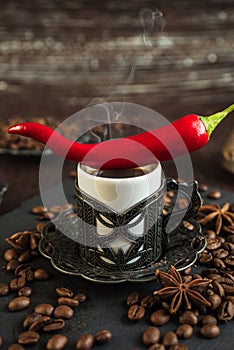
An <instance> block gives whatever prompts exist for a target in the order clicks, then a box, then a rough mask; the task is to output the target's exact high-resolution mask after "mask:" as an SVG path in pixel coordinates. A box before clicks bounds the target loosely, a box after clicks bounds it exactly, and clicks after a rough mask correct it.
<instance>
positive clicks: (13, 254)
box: [3, 248, 19, 262]
mask: <svg viewBox="0 0 234 350" xmlns="http://www.w3.org/2000/svg"><path fill="white" fill-rule="evenodd" d="M18 256H19V254H18V253H17V251H16V250H15V249H14V248H10V249H7V250H5V252H4V254H3V258H4V260H6V261H7V262H9V261H11V260H13V259H17V258H18Z"/></svg>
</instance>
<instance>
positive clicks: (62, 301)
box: [58, 297, 79, 307]
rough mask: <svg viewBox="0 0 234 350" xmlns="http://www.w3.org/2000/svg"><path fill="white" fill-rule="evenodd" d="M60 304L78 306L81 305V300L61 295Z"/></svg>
mask: <svg viewBox="0 0 234 350" xmlns="http://www.w3.org/2000/svg"><path fill="white" fill-rule="evenodd" d="M58 304H59V305H67V306H70V307H77V306H78V305H79V301H78V300H77V299H72V298H65V297H60V298H58Z"/></svg>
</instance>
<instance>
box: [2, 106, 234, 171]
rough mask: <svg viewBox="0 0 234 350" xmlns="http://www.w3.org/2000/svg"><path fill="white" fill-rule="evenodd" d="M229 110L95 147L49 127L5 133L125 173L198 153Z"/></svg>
mask: <svg viewBox="0 0 234 350" xmlns="http://www.w3.org/2000/svg"><path fill="white" fill-rule="evenodd" d="M233 110H234V104H233V105H231V106H229V107H228V108H226V109H225V110H224V111H222V112H218V113H215V114H213V115H211V116H209V117H203V116H199V115H196V114H189V115H186V116H184V117H182V118H180V119H178V120H176V121H175V122H173V123H171V124H169V125H165V126H163V127H161V128H158V129H155V130H151V131H146V132H143V133H141V134H137V135H134V136H130V137H125V138H119V139H112V140H108V141H104V142H100V143H96V144H81V143H79V142H73V141H71V140H69V139H66V138H64V137H63V136H61V135H60V134H58V133H57V132H56V131H54V130H52V129H50V128H49V127H47V126H45V125H41V124H38V123H33V122H26V123H20V124H16V125H14V126H11V127H10V128H9V129H8V132H9V133H10V134H19V135H22V136H28V137H32V138H33V139H35V140H37V141H40V142H42V143H44V144H47V146H48V147H49V148H50V149H52V151H54V152H55V153H56V154H58V155H60V156H62V157H64V158H67V159H70V160H72V161H75V162H83V163H85V164H87V165H89V166H91V167H93V168H102V169H127V168H132V167H134V166H136V165H137V166H143V165H147V164H151V163H154V162H155V161H156V159H157V160H159V161H166V160H169V159H172V158H176V157H180V156H182V155H184V154H186V153H188V152H189V153H190V152H193V151H196V150H198V149H199V148H201V147H203V146H204V145H205V144H206V143H207V142H208V140H209V138H210V136H211V134H212V132H213V131H214V129H215V128H216V126H217V125H218V124H219V123H220V122H221V121H222V120H223V119H224V118H225V117H226V116H227V115H228V114H229V113H230V112H232V111H233Z"/></svg>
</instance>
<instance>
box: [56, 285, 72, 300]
mask: <svg viewBox="0 0 234 350" xmlns="http://www.w3.org/2000/svg"><path fill="white" fill-rule="evenodd" d="M56 294H57V296H58V297H67V298H72V297H73V295H74V293H73V292H72V291H71V290H70V289H68V288H64V287H58V288H56Z"/></svg>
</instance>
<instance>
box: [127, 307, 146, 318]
mask: <svg viewBox="0 0 234 350" xmlns="http://www.w3.org/2000/svg"><path fill="white" fill-rule="evenodd" d="M144 316H145V308H144V307H143V306H141V305H136V304H134V305H132V306H131V307H130V309H129V310H128V319H129V320H130V321H140V320H142V319H143V318H144Z"/></svg>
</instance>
